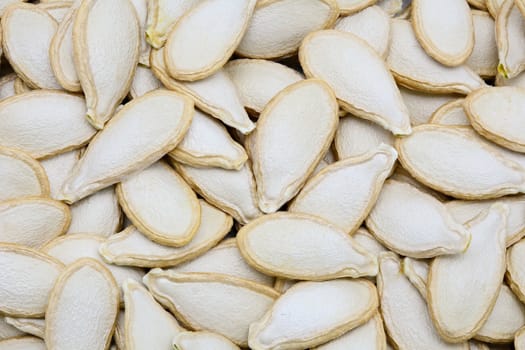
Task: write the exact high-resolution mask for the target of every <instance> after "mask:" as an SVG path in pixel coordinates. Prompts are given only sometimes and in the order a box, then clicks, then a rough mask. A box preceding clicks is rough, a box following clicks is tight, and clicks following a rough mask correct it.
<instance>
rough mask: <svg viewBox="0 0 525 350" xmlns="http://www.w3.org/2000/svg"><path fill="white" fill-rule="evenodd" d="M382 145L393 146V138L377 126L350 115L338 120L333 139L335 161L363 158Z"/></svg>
mask: <svg viewBox="0 0 525 350" xmlns="http://www.w3.org/2000/svg"><path fill="white" fill-rule="evenodd" d="M382 143H384V144H385V145H390V146H393V145H394V137H393V135H392V134H391V133H389V132H388V131H387V130H385V129H383V128H382V127H380V126H379V125H377V124H375V123H372V122H370V121H368V120H365V119H361V118H356V117H354V116H352V115H347V116H346V117H344V118H340V119H339V126H338V127H337V131H336V132H335V138H334V147H335V150H336V153H337V159H339V160H341V159H344V158H350V157H359V156H364V155H365V154H367V153H370V152H373V151H374V150H375V149H377V147H378V146H379V145H380V144H382Z"/></svg>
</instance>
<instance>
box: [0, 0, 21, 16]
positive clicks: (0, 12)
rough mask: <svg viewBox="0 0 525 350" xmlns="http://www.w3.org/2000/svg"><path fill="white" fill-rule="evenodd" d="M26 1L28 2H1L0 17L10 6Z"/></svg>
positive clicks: (14, 0) (15, 0)
mask: <svg viewBox="0 0 525 350" xmlns="http://www.w3.org/2000/svg"><path fill="white" fill-rule="evenodd" d="M25 1H26V0H1V1H0V16H3V15H4V12H5V10H7V8H8V7H9V6H10V5H13V4H20V3H21V2H25Z"/></svg>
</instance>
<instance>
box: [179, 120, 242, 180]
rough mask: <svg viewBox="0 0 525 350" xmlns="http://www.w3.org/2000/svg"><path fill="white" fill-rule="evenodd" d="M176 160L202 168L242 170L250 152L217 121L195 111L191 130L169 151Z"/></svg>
mask: <svg viewBox="0 0 525 350" xmlns="http://www.w3.org/2000/svg"><path fill="white" fill-rule="evenodd" d="M169 156H170V157H171V158H173V159H174V160H176V161H178V162H181V163H184V164H188V165H192V166H196V167H199V166H203V167H220V168H224V169H236V170H239V169H240V168H241V167H242V166H243V165H244V163H245V162H246V160H247V159H248V155H247V154H246V151H245V150H244V148H242V146H241V145H239V144H238V143H237V142H235V141H234V140H233V139H232V138H231V136H230V134H229V133H228V130H227V129H226V128H225V127H224V125H223V124H221V123H220V122H219V121H218V120H216V119H213V118H211V117H210V116H208V115H206V114H204V113H202V112H199V111H197V110H195V113H194V114H193V119H192V121H191V125H190V128H189V129H188V132H187V133H186V135H185V136H184V138H183V139H182V141H181V142H180V143H179V144H178V145H177V147H176V148H175V149H174V150H173V151H171V152H170V153H169Z"/></svg>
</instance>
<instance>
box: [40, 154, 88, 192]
mask: <svg viewBox="0 0 525 350" xmlns="http://www.w3.org/2000/svg"><path fill="white" fill-rule="evenodd" d="M79 155H80V152H79V151H78V150H73V151H69V152H66V153H61V154H57V155H55V156H52V157H51V158H46V159H43V160H41V161H40V164H41V165H42V167H43V168H44V170H45V172H46V175H47V179H48V180H49V187H50V192H51V193H50V195H51V197H52V198H58V195H59V192H60V189H61V188H62V185H63V184H64V182H65V181H66V179H67V177H68V176H69V174H70V173H71V170H73V167H74V166H75V164H76V163H77V161H78V158H79Z"/></svg>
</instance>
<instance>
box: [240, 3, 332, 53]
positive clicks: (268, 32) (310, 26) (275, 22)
mask: <svg viewBox="0 0 525 350" xmlns="http://www.w3.org/2000/svg"><path fill="white" fill-rule="evenodd" d="M298 13H300V14H301V15H300V16H297V14H298ZM338 14H339V9H338V8H337V3H336V1H335V0H313V1H312V0H310V1H308V0H306V1H305V0H264V1H258V2H257V6H256V8H255V11H254V12H253V16H252V18H251V19H250V22H249V25H248V28H247V29H246V33H245V34H244V36H243V38H242V40H241V42H240V43H239V46H237V49H236V52H237V54H239V55H241V56H245V57H251V58H266V59H268V58H278V57H284V56H290V55H292V54H294V53H295V52H296V51H297V49H298V48H299V45H300V44H301V41H302V40H303V39H304V38H305V37H306V35H308V33H310V32H314V31H316V30H320V29H325V28H331V27H332V26H333V25H334V23H335V20H336V19H337V16H338Z"/></svg>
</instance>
